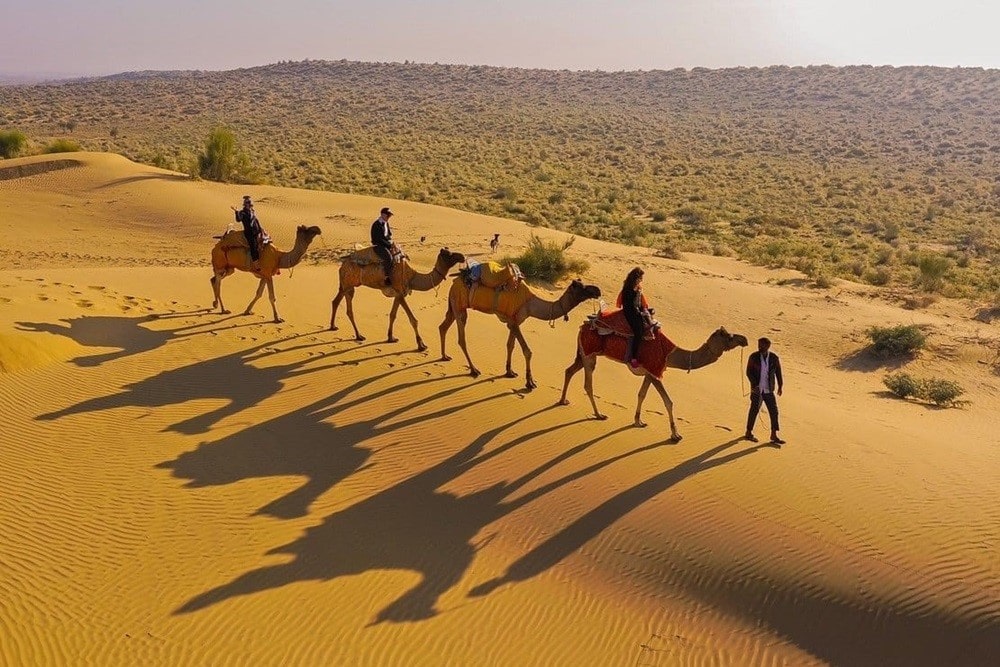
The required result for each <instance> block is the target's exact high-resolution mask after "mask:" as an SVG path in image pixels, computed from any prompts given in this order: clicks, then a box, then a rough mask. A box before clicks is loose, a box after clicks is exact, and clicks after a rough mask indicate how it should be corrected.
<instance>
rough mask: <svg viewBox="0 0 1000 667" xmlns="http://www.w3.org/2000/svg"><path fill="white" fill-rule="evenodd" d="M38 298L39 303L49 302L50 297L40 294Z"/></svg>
mask: <svg viewBox="0 0 1000 667" xmlns="http://www.w3.org/2000/svg"><path fill="white" fill-rule="evenodd" d="M37 298H38V300H39V301H48V300H49V297H47V296H45V295H44V294H38V295H37Z"/></svg>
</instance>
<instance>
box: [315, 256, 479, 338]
mask: <svg viewBox="0 0 1000 667" xmlns="http://www.w3.org/2000/svg"><path fill="white" fill-rule="evenodd" d="M464 261H465V255H462V254H461V253H457V252H451V251H450V250H448V249H447V248H442V249H441V252H439V253H438V257H437V261H436V262H435V263H434V269H433V270H432V271H430V272H429V273H418V272H417V271H415V270H414V269H413V268H412V267H411V266H410V265H409V264H408V263H406V262H403V263H400V264H395V265H393V280H392V286H386V285H385V282H384V278H385V276H384V274H383V271H382V264H381V262H375V263H373V264H367V265H364V266H362V265H359V264H357V263H356V262H354V261H353V260H352V259H351V258H350V257H347V258H345V259H344V261H343V263H341V265H340V289H339V290H338V291H337V296H335V297H334V298H333V302H332V304H331V305H332V313H331V314H330V331H336V330H337V324H336V321H337V307H338V306H339V305H340V301H341V299H343V298H344V297H347V317H348V319H350V320H351V326H353V327H354V337H355V339H357V340H359V341H360V340H364V339H365V337H364V336H362V335H361V332H360V331H358V325H357V323H356V322H355V321H354V308H353V302H354V288H355V287H359V286H361V285H364V286H365V287H373V288H375V289H377V290H380V291H381V292H382V293H383V294H385V295H386V296H391V297H393V300H392V309H391V310H390V311H389V333H388V338H387V342H389V343H395V342H397V341H398V340H399V339H398V338H395V337H394V336H393V335H392V325H393V324H394V323H395V321H396V311H398V310H399V307H400V306H402V307H403V312H405V313H406V317H407V318H409V320H410V326H412V327H413V333H414V335H416V337H417V351H419V352H423V351H424V350H426V349H427V345H425V344H424V341H423V339H422V338H420V332H419V331H418V330H417V318H416V317H414V316H413V311H411V310H410V306H409V305H408V304H407V303H406V296H407V295H408V294H409V293H410V291H411V290H416V291H418V292H426V291H428V290H432V289H434V288H435V287H437V286H438V285H440V284H441V281H443V280H444V279H445V277H447V275H448V270H449V269H451V267H453V266H455V265H456V264H461V263H462V262H464ZM397 286H400V287H401V289H397Z"/></svg>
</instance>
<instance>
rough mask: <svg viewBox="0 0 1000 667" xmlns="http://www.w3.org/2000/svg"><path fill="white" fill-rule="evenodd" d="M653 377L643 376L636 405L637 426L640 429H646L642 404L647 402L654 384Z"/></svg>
mask: <svg viewBox="0 0 1000 667" xmlns="http://www.w3.org/2000/svg"><path fill="white" fill-rule="evenodd" d="M652 382H653V377H652V376H651V375H643V376H642V386H640V387H639V396H638V402H637V403H636V405H635V425H636V426H638V427H639V428H646V426H647V424H646V422H644V421H642V417H641V416H640V415H642V404H643V402H644V401H645V400H646V393H647V392H648V391H649V385H650V384H652Z"/></svg>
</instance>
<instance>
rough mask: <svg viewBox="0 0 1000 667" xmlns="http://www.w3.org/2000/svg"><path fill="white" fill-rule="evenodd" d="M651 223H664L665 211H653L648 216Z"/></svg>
mask: <svg viewBox="0 0 1000 667" xmlns="http://www.w3.org/2000/svg"><path fill="white" fill-rule="evenodd" d="M649 216H650V217H651V218H652V219H653V222H664V221H665V220H666V219H667V213H666V211H653V212H652V213H650V214H649Z"/></svg>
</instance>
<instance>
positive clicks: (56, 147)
mask: <svg viewBox="0 0 1000 667" xmlns="http://www.w3.org/2000/svg"><path fill="white" fill-rule="evenodd" d="M78 150H80V144H78V143H76V142H75V141H73V140H72V139H56V140H55V141H53V142H51V143H50V144H49V145H48V146H46V147H45V152H46V153H75V152H76V151H78Z"/></svg>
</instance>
